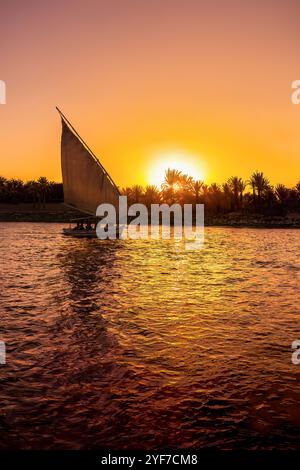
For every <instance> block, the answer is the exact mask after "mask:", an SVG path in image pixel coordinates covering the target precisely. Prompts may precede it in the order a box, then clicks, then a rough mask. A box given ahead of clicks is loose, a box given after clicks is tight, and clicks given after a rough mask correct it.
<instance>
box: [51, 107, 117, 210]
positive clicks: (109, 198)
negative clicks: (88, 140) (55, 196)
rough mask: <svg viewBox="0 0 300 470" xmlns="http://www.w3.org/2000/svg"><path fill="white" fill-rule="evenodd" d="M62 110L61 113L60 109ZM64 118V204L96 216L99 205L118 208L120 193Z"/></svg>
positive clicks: (62, 156) (62, 157) (62, 148)
mask: <svg viewBox="0 0 300 470" xmlns="http://www.w3.org/2000/svg"><path fill="white" fill-rule="evenodd" d="M58 111H59V110H58ZM59 113H60V115H61V118H62V137H61V168H62V179H63V187H64V202H65V204H67V205H70V206H73V207H74V208H76V209H78V210H80V211H82V212H85V213H87V214H91V215H96V209H97V207H98V206H99V204H102V203H110V204H113V205H114V206H115V208H116V209H118V205H119V195H120V192H119V190H118V188H117V186H116V185H115V183H114V182H113V180H112V179H111V177H110V176H109V174H108V173H107V172H106V170H105V169H104V168H103V166H102V165H101V164H100V162H99V160H98V159H97V158H96V157H95V155H94V154H93V153H92V151H91V150H90V149H89V147H88V146H87V145H86V144H85V143H84V141H83V140H82V139H81V137H80V136H79V135H78V134H77V132H76V131H75V129H74V128H73V127H72V126H71V124H70V123H69V121H67V119H66V118H65V116H64V115H63V114H62V113H61V111H59Z"/></svg>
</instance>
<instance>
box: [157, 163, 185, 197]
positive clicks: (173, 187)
mask: <svg viewBox="0 0 300 470" xmlns="http://www.w3.org/2000/svg"><path fill="white" fill-rule="evenodd" d="M181 178H182V173H181V171H179V170H172V169H171V168H168V169H167V170H166V172H165V179H164V182H163V184H162V185H161V188H162V194H163V197H164V199H165V201H166V202H167V203H168V204H173V202H175V192H176V191H178V189H179V188H180V180H181Z"/></svg>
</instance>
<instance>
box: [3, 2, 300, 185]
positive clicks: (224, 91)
mask: <svg viewBox="0 0 300 470" xmlns="http://www.w3.org/2000/svg"><path fill="white" fill-rule="evenodd" d="M299 14H300V3H299V2H297V1H296V0H285V1H283V0H265V1H263V2H262V1H258V0H253V1H251V2H248V1H242V0H239V1H237V0H210V1H209V0H206V1H202V0H51V1H47V0H43V1H40V0H26V1H21V0H9V1H8V0H0V79H1V80H4V81H5V82H6V86H7V104H6V105H0V162H1V165H0V174H2V175H3V176H6V177H20V178H23V179H31V178H35V177H38V176H40V175H45V176H47V177H48V178H49V179H53V180H61V171H60V121H59V116H58V114H57V112H56V111H55V106H56V105H58V106H59V107H60V108H61V109H62V111H63V112H64V113H65V114H66V116H67V117H68V118H69V119H70V121H71V122H72V124H73V125H74V126H75V128H76V129H77V130H78V131H79V133H80V134H81V135H82V137H83V138H84V139H85V140H86V141H87V142H88V144H89V146H90V147H91V148H92V149H93V150H94V152H95V153H96V154H97V155H98V156H99V158H100V159H101V162H102V163H103V165H104V166H105V167H106V169H107V170H108V171H109V173H110V174H111V175H112V177H113V178H114V180H115V182H116V183H117V184H118V185H120V186H125V185H130V184H134V183H140V184H146V183H148V182H155V181H153V171H154V169H155V171H156V172H157V170H160V168H161V171H163V168H164V166H165V165H166V164H167V162H169V161H171V160H172V155H176V158H177V160H178V159H179V160H180V159H181V160H182V162H183V163H188V164H189V165H190V166H191V167H193V168H194V170H195V171H194V173H195V174H194V175H193V176H199V177H201V178H202V177H205V179H206V180H207V181H208V182H212V181H216V182H222V181H224V180H226V179H227V178H228V177H229V176H231V175H239V176H242V177H244V178H245V179H247V178H248V177H249V175H250V173H251V172H253V171H254V170H256V169H259V170H261V171H264V172H265V173H266V175H267V176H268V177H269V178H270V179H271V181H272V182H273V183H274V184H275V183H278V182H283V183H285V184H288V185H293V184H295V183H296V181H298V180H300V105H299V106H295V105H293V104H292V103H291V82H292V81H293V80H296V79H300V63H299V39H300V30H299ZM178 155H179V156H178Z"/></svg>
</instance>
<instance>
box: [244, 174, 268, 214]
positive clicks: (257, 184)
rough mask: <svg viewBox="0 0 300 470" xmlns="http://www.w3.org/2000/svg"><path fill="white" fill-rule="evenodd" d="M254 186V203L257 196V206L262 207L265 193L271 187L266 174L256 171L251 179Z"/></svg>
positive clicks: (250, 182)
mask: <svg viewBox="0 0 300 470" xmlns="http://www.w3.org/2000/svg"><path fill="white" fill-rule="evenodd" d="M249 184H250V185H251V187H252V191H253V199H254V203H255V201H256V197H257V206H258V208H259V209H260V208H261V200H262V196H263V194H264V193H265V192H266V191H267V190H269V189H270V188H271V185H270V182H269V180H268V179H267V178H266V177H265V176H264V174H263V172H259V171H255V172H254V173H253V174H252V175H251V178H250V180H249Z"/></svg>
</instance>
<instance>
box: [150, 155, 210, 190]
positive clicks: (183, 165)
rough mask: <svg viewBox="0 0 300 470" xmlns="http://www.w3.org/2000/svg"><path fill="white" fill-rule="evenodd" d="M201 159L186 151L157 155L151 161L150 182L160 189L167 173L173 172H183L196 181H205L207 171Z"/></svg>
mask: <svg viewBox="0 0 300 470" xmlns="http://www.w3.org/2000/svg"><path fill="white" fill-rule="evenodd" d="M199 160H200V159H199V157H197V156H196V155H191V154H189V153H188V152H184V151H174V152H173V151H170V152H161V153H157V154H156V155H155V156H154V158H153V159H152V161H151V167H150V168H149V176H148V181H149V184H154V185H155V186H158V187H160V186H161V184H162V183H163V181H164V177H165V172H166V170H168V168H170V169H171V170H178V171H181V173H182V174H186V175H188V176H191V177H192V178H193V179H194V180H204V178H205V170H204V164H203V162H202V161H199Z"/></svg>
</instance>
